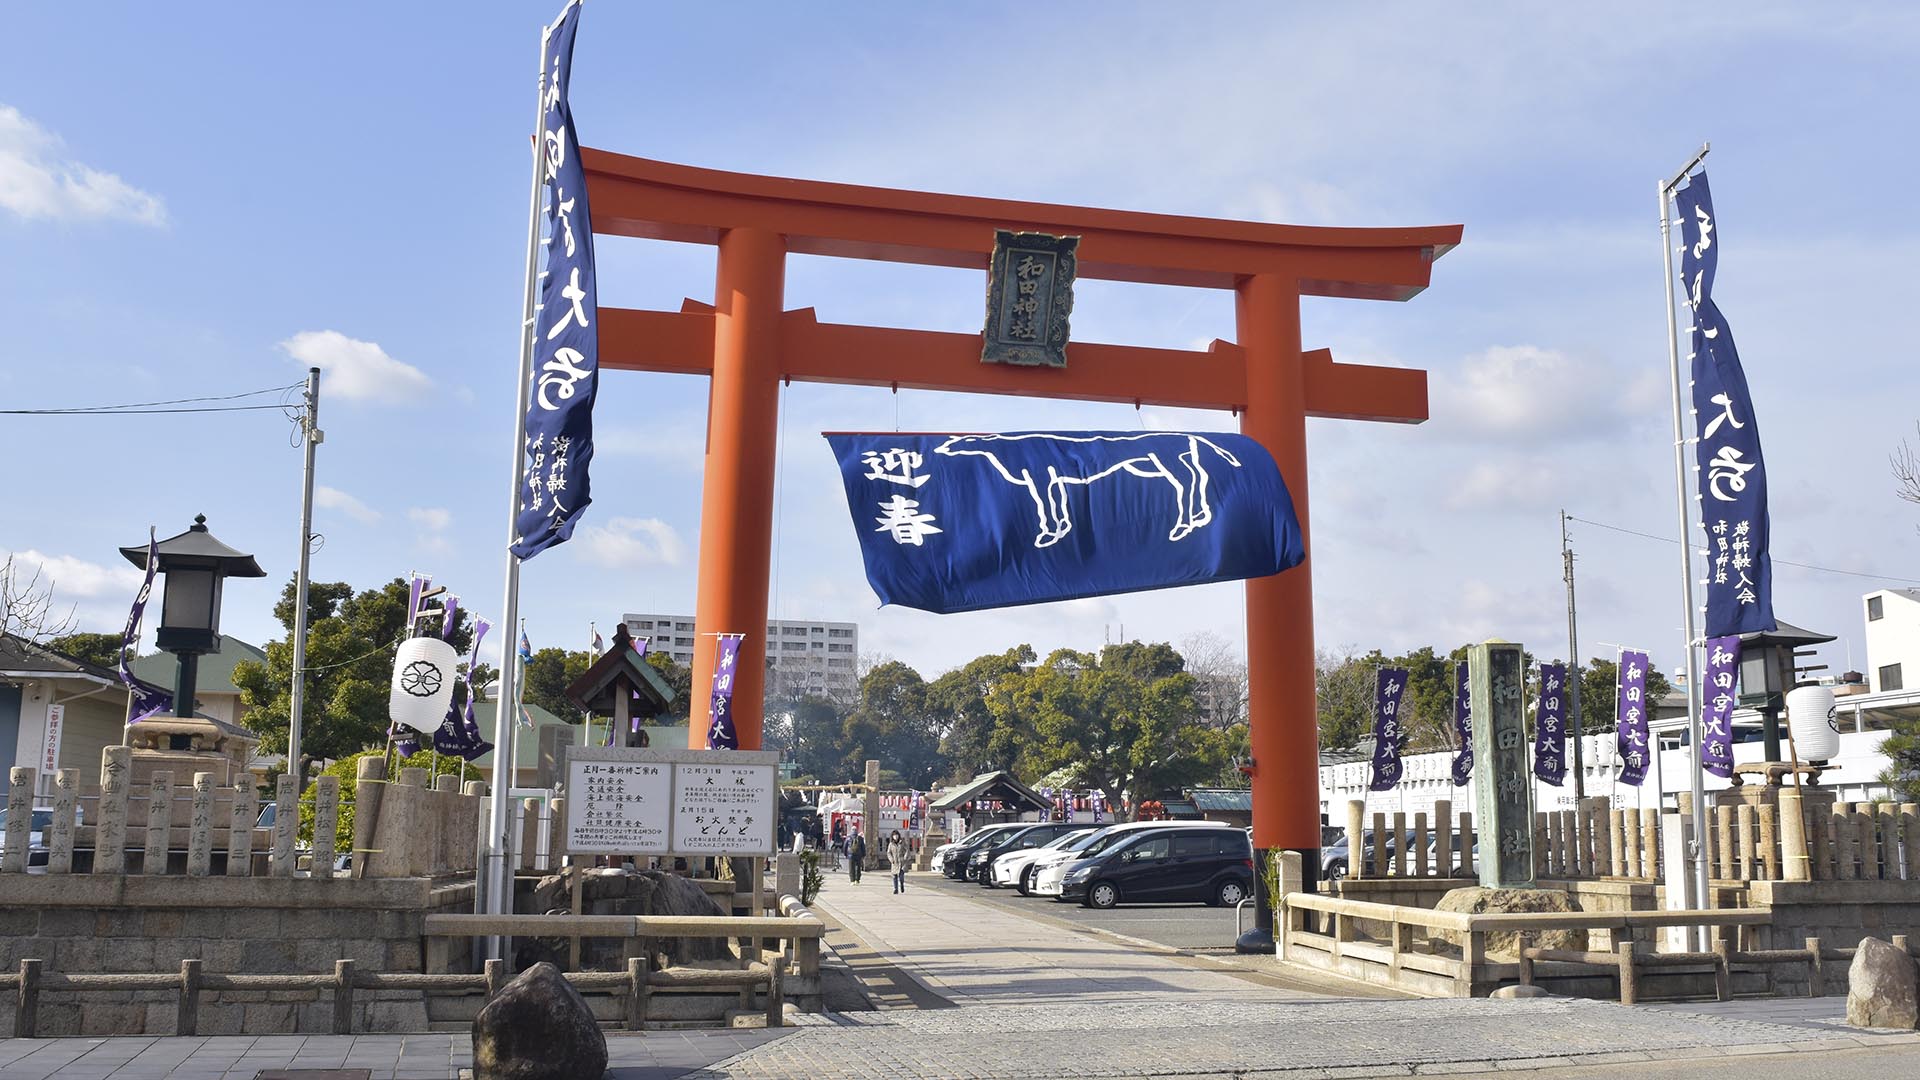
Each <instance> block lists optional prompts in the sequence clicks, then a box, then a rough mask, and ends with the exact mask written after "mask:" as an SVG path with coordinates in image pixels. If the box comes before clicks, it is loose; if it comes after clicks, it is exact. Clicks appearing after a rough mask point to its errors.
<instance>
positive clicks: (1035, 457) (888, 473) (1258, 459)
mask: <svg viewBox="0 0 1920 1080" xmlns="http://www.w3.org/2000/svg"><path fill="white" fill-rule="evenodd" d="M827 441H828V443H829V444H830V445H831V446H832V449H833V454H834V457H835V458H837V459H838V461H839V463H840V475H841V478H842V480H843V481H844V482H845V485H846V490H847V507H848V509H849V510H850V511H851V512H852V515H853V527H854V532H855V534H856V535H858V537H859V538H860V553H861V555H862V557H863V559H864V560H865V562H866V568H867V581H868V582H869V583H871V584H872V586H873V591H874V592H875V593H878V594H879V596H880V602H881V603H883V604H900V605H902V606H904V607H912V608H920V609H921V610H924V611H934V612H941V613H947V612H954V611H977V610H980V609H982V608H996V607H1009V606H1012V605H1016V604H1038V603H1044V602H1047V601H1050V600H1069V599H1073V598H1075V597H1083V596H1105V595H1108V594H1111V593H1123V592H1135V591H1138V590H1142V589H1159V588H1166V587H1168V586H1173V585H1195V584H1200V583H1204V582H1209V581H1231V580H1236V579H1240V578H1253V577H1264V576H1266V575H1268V574H1277V573H1279V572H1280V571H1282V570H1285V569H1287V568H1288V567H1290V566H1297V565H1299V563H1300V561H1301V560H1302V559H1304V558H1305V557H1306V550H1305V542H1304V539H1303V538H1302V536H1301V532H1300V522H1299V519H1298V518H1296V517H1295V516H1294V512H1293V499H1292V497H1291V496H1289V495H1288V493H1287V485H1286V481H1285V480H1283V479H1282V478H1281V476H1280V470H1279V468H1278V466H1276V465H1275V464H1274V461H1273V457H1272V456H1271V455H1269V454H1268V453H1267V451H1266V449H1265V448H1264V447H1262V446H1261V445H1260V444H1259V442H1257V441H1255V440H1254V439H1252V438H1249V437H1247V436H1245V435H1237V434H1228V433H1220V432H1207V433H1194V432H1180V431H1065V432H1044V431H1021V432H1009V433H1005V434H997V435H929V434H918V435H900V434H892V435H884V434H883V435H848V434H842V435H829V436H827Z"/></svg>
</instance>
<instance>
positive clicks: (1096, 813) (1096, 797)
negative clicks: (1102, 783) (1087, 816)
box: [1093, 790, 1107, 825]
mask: <svg viewBox="0 0 1920 1080" xmlns="http://www.w3.org/2000/svg"><path fill="white" fill-rule="evenodd" d="M1106 809H1107V796H1106V793H1105V792H1103V791H1099V790H1095V791H1094V793H1093V823H1094V824H1095V825H1098V824H1100V823H1101V821H1100V819H1101V818H1102V817H1104V816H1105V812H1106Z"/></svg>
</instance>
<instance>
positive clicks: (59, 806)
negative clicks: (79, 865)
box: [47, 769, 80, 874]
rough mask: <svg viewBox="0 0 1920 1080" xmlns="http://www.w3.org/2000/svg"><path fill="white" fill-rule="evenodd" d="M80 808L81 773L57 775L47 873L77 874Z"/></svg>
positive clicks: (61, 771) (55, 775)
mask: <svg viewBox="0 0 1920 1080" xmlns="http://www.w3.org/2000/svg"><path fill="white" fill-rule="evenodd" d="M79 808H80V770H79V769H61V770H60V771H59V772H56V773H54V774H53V836H52V837H51V838H49V840H48V842H47V848H48V850H47V873H49V874H70V873H72V872H73V825H74V814H75V811H77V810H78V809H79Z"/></svg>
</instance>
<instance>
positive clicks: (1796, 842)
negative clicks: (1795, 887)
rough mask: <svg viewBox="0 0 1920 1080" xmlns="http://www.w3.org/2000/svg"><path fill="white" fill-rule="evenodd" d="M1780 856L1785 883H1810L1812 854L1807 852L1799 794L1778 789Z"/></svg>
mask: <svg viewBox="0 0 1920 1080" xmlns="http://www.w3.org/2000/svg"><path fill="white" fill-rule="evenodd" d="M1780 854H1781V861H1782V862H1783V863H1785V864H1786V865H1785V866H1784V867H1782V869H1783V870H1784V872H1785V873H1784V877H1785V880H1787V881H1812V880H1813V863H1812V858H1811V856H1812V852H1810V851H1808V850H1807V816H1806V814H1804V813H1802V812H1801V804H1800V792H1799V791H1798V790H1796V789H1794V788H1790V787H1782V788H1781V789H1780Z"/></svg>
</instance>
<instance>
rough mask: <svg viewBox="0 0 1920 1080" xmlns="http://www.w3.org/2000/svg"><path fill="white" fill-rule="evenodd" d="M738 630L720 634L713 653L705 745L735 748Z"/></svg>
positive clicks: (710, 748) (713, 747)
mask: <svg viewBox="0 0 1920 1080" xmlns="http://www.w3.org/2000/svg"><path fill="white" fill-rule="evenodd" d="M740 638H741V635H739V634H722V635H720V644H719V645H718V647H717V649H716V651H715V653H714V657H713V706H712V709H713V711H712V716H713V722H712V723H711V724H710V725H708V727H707V749H709V750H738V749H740V733H739V732H737V731H735V730H734V728H733V676H734V674H735V672H734V669H735V667H737V666H738V663H739V660H740Z"/></svg>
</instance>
